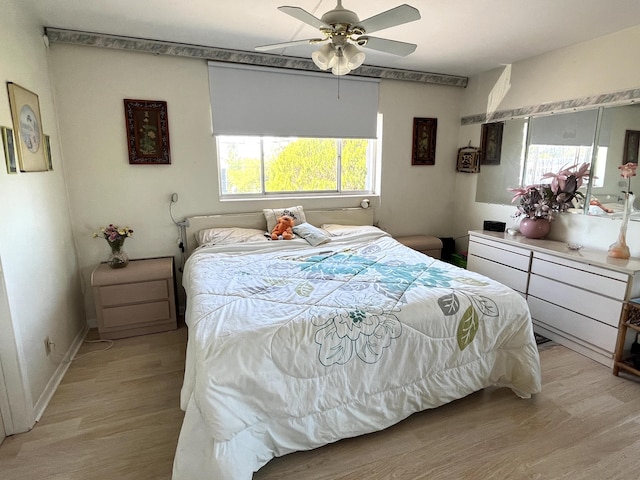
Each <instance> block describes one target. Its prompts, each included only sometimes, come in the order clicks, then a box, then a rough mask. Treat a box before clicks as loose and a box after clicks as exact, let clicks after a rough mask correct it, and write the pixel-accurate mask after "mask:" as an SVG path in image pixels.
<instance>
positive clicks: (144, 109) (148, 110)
mask: <svg viewBox="0 0 640 480" xmlns="http://www.w3.org/2000/svg"><path fill="white" fill-rule="evenodd" d="M124 116H125V121H126V126H127V144H128V147H129V163H130V164H134V165H169V164H171V156H170V149H169V118H168V115H167V102H163V101H160V100H130V99H125V100H124Z"/></svg>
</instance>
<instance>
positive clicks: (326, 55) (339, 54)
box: [311, 43, 366, 75]
mask: <svg viewBox="0 0 640 480" xmlns="http://www.w3.org/2000/svg"><path fill="white" fill-rule="evenodd" d="M365 57H366V55H365V54H364V52H361V51H360V50H358V49H357V48H356V46H355V45H352V44H350V43H347V44H346V45H334V44H333V43H328V44H326V45H324V46H322V47H320V48H319V49H318V50H316V51H315V52H313V53H312V54H311V59H312V60H313V63H315V64H316V66H317V67H318V68H319V69H320V70H328V69H331V73H333V74H334V75H346V74H348V73H349V72H351V70H354V69H356V68H358V67H359V66H360V65H362V63H363V62H364V59H365Z"/></svg>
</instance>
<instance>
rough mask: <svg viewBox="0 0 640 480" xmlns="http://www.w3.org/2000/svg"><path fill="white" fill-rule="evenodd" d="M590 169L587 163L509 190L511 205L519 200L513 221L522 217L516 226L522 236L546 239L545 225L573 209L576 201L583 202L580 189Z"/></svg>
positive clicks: (546, 228)
mask: <svg viewBox="0 0 640 480" xmlns="http://www.w3.org/2000/svg"><path fill="white" fill-rule="evenodd" d="M590 167H591V164H589V163H582V164H577V163H576V164H574V165H571V166H564V167H562V168H561V169H560V171H559V172H557V173H554V172H548V173H545V174H544V175H543V176H542V178H541V183H539V184H536V185H528V186H526V187H518V188H509V189H508V190H509V191H510V192H513V194H514V195H513V198H512V199H511V202H512V203H513V202H515V201H516V200H519V204H518V207H517V209H516V213H515V217H520V216H522V215H524V218H523V220H522V222H521V223H520V231H521V232H522V234H523V235H525V236H528V237H529V238H542V237H544V236H546V234H547V233H549V229H550V224H549V222H552V221H553V220H555V218H556V216H557V215H558V214H560V213H564V212H566V211H568V210H569V209H571V208H576V206H577V205H576V201H577V200H582V201H584V193H583V192H581V191H580V188H581V187H582V186H583V185H585V184H586V182H587V180H588V179H589V175H590V170H589V169H590ZM545 180H547V181H545ZM537 222H539V223H537ZM545 223H546V224H547V225H544V224H545ZM534 225H535V227H534ZM530 230H532V231H531V232H530Z"/></svg>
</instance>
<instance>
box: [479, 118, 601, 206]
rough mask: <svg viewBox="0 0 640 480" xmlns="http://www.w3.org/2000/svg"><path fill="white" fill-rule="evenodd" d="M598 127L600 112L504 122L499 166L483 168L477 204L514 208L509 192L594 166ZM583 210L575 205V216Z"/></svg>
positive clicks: (480, 175) (484, 166) (485, 166)
mask: <svg viewBox="0 0 640 480" xmlns="http://www.w3.org/2000/svg"><path fill="white" fill-rule="evenodd" d="M597 123H598V109H597V108H596V109H591V110H583V111H578V112H569V113H559V114H551V115H543V116H535V117H531V118H519V119H512V120H507V121H505V122H504V130H503V141H502V152H501V161H500V165H483V166H482V169H481V171H480V174H479V177H478V184H477V190H476V201H477V202H484V203H499V204H511V198H512V193H511V192H509V191H508V190H507V189H508V188H510V187H518V186H520V185H533V184H536V183H540V180H541V178H542V176H543V175H544V174H545V173H547V172H558V171H560V170H561V169H562V167H564V166H567V165H572V164H574V163H579V164H581V163H583V162H584V163H591V160H592V153H593V145H594V139H595V135H596V126H597ZM527 135H529V136H528V138H527ZM525 152H526V155H525ZM586 190H587V188H586V186H585V187H584V191H585V192H586ZM582 210H584V205H576V208H575V209H573V210H572V212H574V213H581V211H582Z"/></svg>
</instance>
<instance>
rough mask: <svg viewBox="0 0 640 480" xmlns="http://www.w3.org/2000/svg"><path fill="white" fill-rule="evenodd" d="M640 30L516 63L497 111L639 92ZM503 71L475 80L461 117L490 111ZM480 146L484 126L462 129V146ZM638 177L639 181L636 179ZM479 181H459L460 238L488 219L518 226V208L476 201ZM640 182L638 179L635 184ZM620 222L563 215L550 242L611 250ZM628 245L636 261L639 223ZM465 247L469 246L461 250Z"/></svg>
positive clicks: (632, 224) (469, 178)
mask: <svg viewBox="0 0 640 480" xmlns="http://www.w3.org/2000/svg"><path fill="white" fill-rule="evenodd" d="M639 44H640V26H638V27H634V28H631V29H627V30H623V31H621V32H618V33H615V34H612V35H607V36H604V37H601V38H599V39H596V40H592V41H589V42H584V43H581V44H578V45H574V46H571V47H568V48H564V49H561V50H556V51H553V52H549V53H546V54H544V55H540V56H538V57H535V58H531V59H528V60H524V61H521V62H518V63H515V64H513V66H512V74H511V88H510V90H509V91H508V93H507V94H506V96H505V97H504V99H503V100H502V102H501V103H500V104H499V105H498V107H497V110H507V109H512V108H519V107H525V106H529V105H538V104H542V103H548V102H555V101H560V100H569V99H574V98H580V97H586V96H591V95H597V94H601V93H611V92H617V91H621V90H627V89H632V88H639V87H640V62H637V61H634V60H633V59H635V58H636V57H637V45H639ZM501 72H502V70H494V71H490V72H486V73H484V74H481V75H478V76H475V77H472V78H471V79H470V80H469V86H468V88H467V91H466V92H465V98H464V104H463V107H462V116H467V115H473V114H478V113H483V112H486V110H487V101H488V98H489V92H490V91H491V89H492V88H493V87H494V85H495V83H496V81H497V80H498V78H499V76H500V74H501ZM469 138H471V139H472V140H473V142H474V144H476V145H477V144H479V142H480V126H479V125H470V126H465V127H462V128H461V129H460V136H459V140H460V142H463V141H467V139H469ZM636 178H638V177H636ZM476 181H477V176H475V175H464V174H458V176H457V179H456V188H455V197H456V215H455V217H456V233H455V234H456V235H464V234H465V233H466V231H467V230H469V229H472V230H473V229H481V228H482V221H483V220H500V221H504V222H506V223H507V225H508V226H513V225H517V223H518V222H519V220H517V221H516V220H514V219H513V218H512V215H513V213H514V211H515V207H512V206H500V205H490V204H482V203H476V202H475V190H476ZM638 181H640V180H636V179H634V182H638ZM619 229H620V221H619V220H611V219H608V218H594V217H591V216H584V215H561V216H560V218H559V219H558V220H556V222H554V224H553V226H552V228H551V233H550V238H553V239H556V240H562V241H570V242H577V243H580V244H582V245H584V246H586V247H590V248H598V249H602V250H607V249H608V248H609V245H610V244H611V243H613V242H614V241H615V240H616V239H617V236H618V231H619ZM627 241H628V243H629V248H630V250H631V255H632V256H636V257H637V256H640V222H630V223H629V230H628V235H627ZM462 248H464V247H462Z"/></svg>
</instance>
